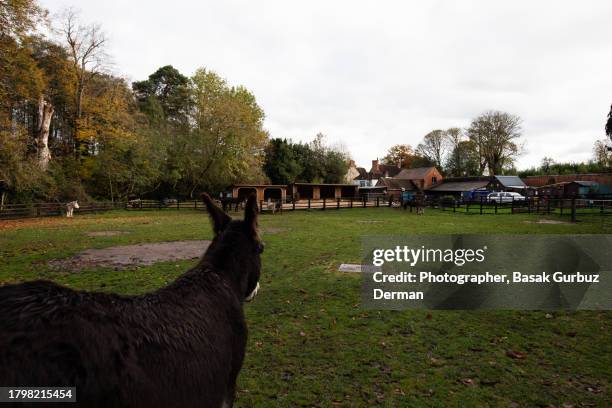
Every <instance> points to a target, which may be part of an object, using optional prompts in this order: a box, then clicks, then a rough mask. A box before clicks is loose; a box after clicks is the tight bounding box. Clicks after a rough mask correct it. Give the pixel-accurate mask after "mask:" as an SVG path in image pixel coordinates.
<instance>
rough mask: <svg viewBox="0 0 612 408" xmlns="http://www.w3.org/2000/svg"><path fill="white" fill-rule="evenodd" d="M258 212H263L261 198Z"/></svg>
mask: <svg viewBox="0 0 612 408" xmlns="http://www.w3.org/2000/svg"><path fill="white" fill-rule="evenodd" d="M259 212H260V213H261V212H263V200H259Z"/></svg>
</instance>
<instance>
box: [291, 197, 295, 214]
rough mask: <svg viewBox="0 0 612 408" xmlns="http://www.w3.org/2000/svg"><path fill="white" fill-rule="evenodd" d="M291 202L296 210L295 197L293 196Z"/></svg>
mask: <svg viewBox="0 0 612 408" xmlns="http://www.w3.org/2000/svg"><path fill="white" fill-rule="evenodd" d="M291 203H292V208H293V211H295V198H293V200H291Z"/></svg>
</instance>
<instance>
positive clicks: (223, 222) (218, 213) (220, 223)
mask: <svg viewBox="0 0 612 408" xmlns="http://www.w3.org/2000/svg"><path fill="white" fill-rule="evenodd" d="M202 200H204V204H206V209H207V210H208V214H209V215H210V219H211V221H212V224H213V230H214V231H215V235H217V234H219V233H220V232H221V231H223V229H224V228H225V227H226V226H227V224H228V223H229V222H230V221H231V220H232V218H231V217H230V216H229V215H227V214H226V213H225V212H223V210H222V209H220V208H219V207H218V206H217V205H216V204H215V203H214V201H213V200H212V198H210V197H209V196H208V194H206V193H203V194H202Z"/></svg>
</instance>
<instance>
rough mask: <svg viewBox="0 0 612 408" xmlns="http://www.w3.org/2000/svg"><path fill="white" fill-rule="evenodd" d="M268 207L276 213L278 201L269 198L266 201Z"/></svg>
mask: <svg viewBox="0 0 612 408" xmlns="http://www.w3.org/2000/svg"><path fill="white" fill-rule="evenodd" d="M266 209H267V210H271V211H272V214H274V213H275V212H276V202H275V201H272V199H270V198H268V201H266Z"/></svg>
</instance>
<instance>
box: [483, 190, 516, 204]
mask: <svg viewBox="0 0 612 408" xmlns="http://www.w3.org/2000/svg"><path fill="white" fill-rule="evenodd" d="M513 201H514V202H517V201H525V197H523V196H522V195H520V194H519V193H512V192H503V191H501V192H497V193H491V194H489V195H488V196H487V202H489V203H497V204H502V203H511V202H513Z"/></svg>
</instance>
